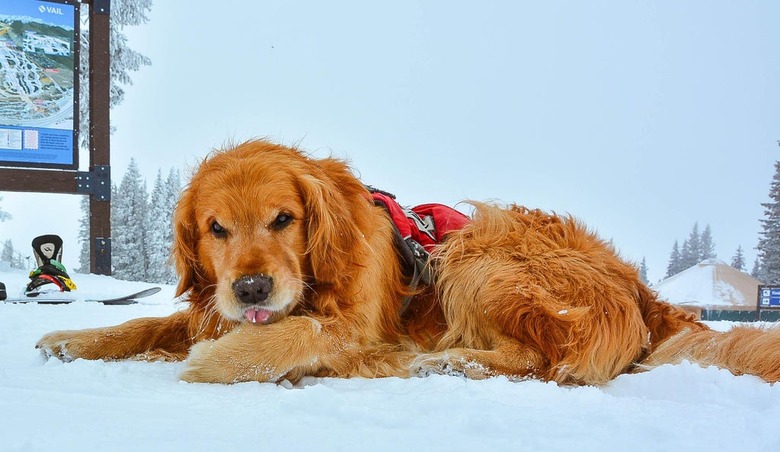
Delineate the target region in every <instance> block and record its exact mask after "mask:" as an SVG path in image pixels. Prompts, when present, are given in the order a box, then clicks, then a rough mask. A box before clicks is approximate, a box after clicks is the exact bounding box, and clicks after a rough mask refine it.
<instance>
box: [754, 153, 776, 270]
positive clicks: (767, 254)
mask: <svg viewBox="0 0 780 452" xmlns="http://www.w3.org/2000/svg"><path fill="white" fill-rule="evenodd" d="M769 199H770V201H769V202H766V203H761V205H762V206H763V207H764V218H762V219H761V220H759V221H760V222H761V227H762V231H761V232H760V233H759V239H758V246H756V249H758V257H759V259H760V270H759V278H758V279H760V280H761V281H762V282H763V283H764V284H780V161H777V162H775V174H774V176H773V177H772V184H771V185H770V188H769Z"/></svg>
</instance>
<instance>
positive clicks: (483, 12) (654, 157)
mask: <svg viewBox="0 0 780 452" xmlns="http://www.w3.org/2000/svg"><path fill="white" fill-rule="evenodd" d="M778 18H780V2H776V1H770V0H766V1H751V2H734V1H685V2H651V1H634V2H619V1H611V2H607V1H589V2H574V1H571V2H561V1H547V2H520V1H511V2H510V1H506V2H455V1H427V2H408V1H396V2H392V3H387V2H383V3H375V2H358V1H355V2H313V1H307V2H284V3H282V2H276V3H274V2H254V1H223V2H219V3H215V2H192V1H183V0H158V1H156V2H155V4H154V5H153V7H152V11H151V14H150V22H149V23H148V24H147V25H145V26H142V27H137V28H134V29H129V30H127V34H128V36H129V39H130V41H129V42H130V45H131V47H133V48H134V49H137V50H139V51H140V52H142V53H144V54H145V55H147V56H149V57H150V58H151V59H152V62H153V65H152V66H151V67H147V68H144V69H142V71H141V72H139V73H136V74H135V75H134V81H135V83H134V86H131V87H129V88H128V89H127V94H126V99H125V101H124V103H123V104H122V105H120V106H119V107H117V108H116V109H114V110H113V111H112V124H113V125H114V126H115V127H117V131H116V133H115V134H114V135H113V136H112V175H113V181H114V183H115V184H117V185H118V184H119V182H120V180H121V177H122V175H123V174H124V172H125V170H126V169H127V165H128V163H129V160H130V158H131V157H135V158H136V160H137V162H138V164H139V166H140V168H141V170H142V172H143V174H144V176H145V177H146V180H147V184H148V186H149V189H150V190H151V187H152V185H153V183H154V178H155V176H156V173H157V170H158V168H162V169H163V172H164V174H167V171H168V169H169V168H171V167H177V168H190V167H192V166H193V165H195V164H196V163H197V162H198V160H199V159H200V158H202V157H203V156H205V155H206V154H207V153H208V151H209V150H210V149H211V148H214V147H221V146H222V145H223V144H224V143H226V142H228V141H242V140H245V139H248V138H251V137H270V138H272V139H274V140H277V141H281V142H283V143H286V144H294V143H296V144H299V145H300V146H301V147H302V148H304V149H306V150H309V151H311V152H313V154H314V155H316V156H328V155H334V156H337V157H342V158H347V159H349V160H350V161H351V163H352V165H353V166H354V167H355V168H356V170H357V171H358V173H359V175H360V176H361V177H362V179H363V180H364V181H365V182H366V183H370V184H372V185H375V186H377V187H380V188H383V189H385V190H388V191H391V192H394V193H396V194H397V195H398V198H399V201H400V202H401V203H402V204H419V203H423V202H442V203H446V204H454V203H457V202H459V201H461V200H464V199H469V198H470V199H476V200H496V201H500V202H504V203H509V202H517V203H520V204H524V205H526V206H529V207H532V208H537V207H538V208H541V209H544V210H555V211H557V212H559V213H570V214H572V215H574V216H576V217H578V218H581V219H582V220H584V221H585V222H586V223H587V224H588V225H589V226H591V227H592V228H593V229H595V230H597V231H598V232H599V234H600V235H601V236H603V237H604V238H606V239H612V240H613V242H614V244H615V245H616V246H617V248H618V249H619V250H620V252H621V253H622V255H623V256H624V257H625V258H627V259H629V260H633V261H640V260H641V259H642V258H643V257H646V258H647V265H648V266H649V269H650V273H649V276H650V280H651V282H654V281H657V280H659V279H661V278H662V277H663V276H664V274H665V272H666V265H667V261H668V257H669V253H670V251H671V248H672V245H673V243H674V241H675V240H679V242H680V244H682V241H683V240H684V239H686V238H687V236H688V234H689V232H690V230H691V228H692V226H693V224H694V223H695V222H698V223H699V227H700V231H701V230H703V228H704V226H705V225H707V224H709V225H710V226H711V227H712V234H713V238H714V241H715V244H716V252H717V254H718V257H719V258H720V259H722V260H725V261H727V262H730V261H731V258H732V256H733V255H734V254H735V251H736V249H737V246H739V245H741V246H742V248H743V249H744V251H745V255H746V261H747V266H748V271H749V270H750V269H751V268H752V265H753V261H754V259H755V255H756V253H755V249H754V247H755V246H756V243H757V240H758V233H759V231H760V223H759V219H761V218H763V208H762V207H761V203H762V202H767V201H768V192H769V186H770V182H771V179H772V175H773V172H774V168H773V164H774V162H775V160H777V159H778V157H779V156H780V152H779V151H780V148H779V147H778V145H777V141H776V140H778V139H780V111H779V109H778V107H779V106H780V88H779V86H780V84H779V83H778V80H780V27H778ZM86 159H87V158H86V156H83V157H82V165H83V166H86V165H87V160H86ZM0 195H1V196H3V197H4V200H3V201H1V202H0V203H1V204H0V206H2V208H3V209H4V210H6V211H9V212H10V213H11V214H12V215H13V216H14V219H13V220H12V221H9V222H5V223H0V239H6V238H11V239H13V241H14V245H15V246H16V248H18V249H21V250H23V251H25V252H27V250H28V249H29V246H28V244H29V242H30V240H31V239H32V237H34V236H35V235H37V234H39V233H50V232H53V233H59V234H61V235H62V236H63V238H65V240H66V245H65V247H66V248H65V252H66V256H65V259H64V260H65V264H66V265H67V266H68V267H69V268H70V267H73V266H75V265H77V263H76V259H77V252H78V244H77V243H76V228H77V220H78V216H79V211H78V197H75V196H74V197H67V196H53V195H20V194H12V193H7V192H6V193H0ZM50 217H55V219H50ZM56 217H63V218H61V219H60V218H56ZM77 282H78V281H77Z"/></svg>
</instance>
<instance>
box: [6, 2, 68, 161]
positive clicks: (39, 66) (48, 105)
mask: <svg viewBox="0 0 780 452" xmlns="http://www.w3.org/2000/svg"><path fill="white" fill-rule="evenodd" d="M78 6H79V5H78V2H77V1H76V0H47V1H42V0H13V1H3V2H0V166H24V167H33V168H61V169H76V168H78V123H79V121H78V118H79V114H78V106H79V96H78V68H79V52H78V42H79V40H78V36H79V8H78Z"/></svg>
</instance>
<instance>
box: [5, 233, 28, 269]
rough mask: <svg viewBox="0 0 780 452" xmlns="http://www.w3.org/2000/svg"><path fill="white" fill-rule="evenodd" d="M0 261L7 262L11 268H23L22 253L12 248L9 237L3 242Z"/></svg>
mask: <svg viewBox="0 0 780 452" xmlns="http://www.w3.org/2000/svg"><path fill="white" fill-rule="evenodd" d="M0 262H8V263H9V264H11V268H22V269H23V268H24V260H23V259H22V255H21V254H20V253H19V252H18V251H16V250H14V243H13V241H12V240H11V239H8V240H6V241H5V242H4V243H3V250H2V251H0Z"/></svg>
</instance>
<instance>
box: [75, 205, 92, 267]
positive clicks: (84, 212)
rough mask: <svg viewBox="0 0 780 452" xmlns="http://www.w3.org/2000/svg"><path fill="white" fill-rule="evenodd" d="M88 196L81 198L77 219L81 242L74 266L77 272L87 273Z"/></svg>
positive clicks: (88, 256) (88, 265)
mask: <svg viewBox="0 0 780 452" xmlns="http://www.w3.org/2000/svg"><path fill="white" fill-rule="evenodd" d="M89 217H90V211H89V198H88V197H86V196H83V197H82V198H81V218H80V219H79V235H78V240H79V243H80V244H81V251H80V252H79V266H78V267H76V269H75V270H76V271H77V272H78V273H89V271H90V263H89V260H90V254H89V253H90V249H91V246H92V244H91V243H90V242H89V239H90V237H89Z"/></svg>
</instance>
